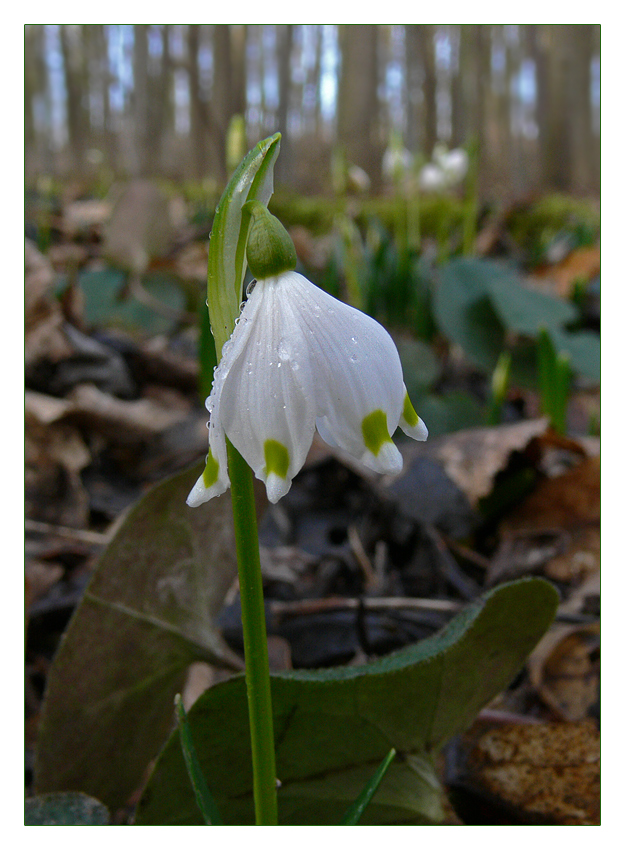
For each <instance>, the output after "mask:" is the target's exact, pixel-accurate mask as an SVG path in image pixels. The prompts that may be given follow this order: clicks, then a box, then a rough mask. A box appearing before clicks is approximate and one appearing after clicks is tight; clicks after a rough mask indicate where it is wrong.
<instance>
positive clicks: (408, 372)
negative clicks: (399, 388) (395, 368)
mask: <svg viewBox="0 0 625 850" xmlns="http://www.w3.org/2000/svg"><path fill="white" fill-rule="evenodd" d="M395 342H396V344H397V350H398V351H399V357H400V359H401V365H402V368H403V372H404V381H405V383H406V389H407V390H408V394H409V395H410V396H412V395H414V396H418V395H420V394H421V393H422V392H423V390H424V389H425V388H427V387H431V386H432V384H435V383H436V381H437V380H438V379H439V377H440V374H441V365H440V363H439V361H438V358H437V357H436V355H435V354H434V351H433V350H432V348H431V346H429V345H428V344H427V343H426V342H422V341H421V340H419V339H410V338H409V337H400V338H398V339H396V340H395Z"/></svg>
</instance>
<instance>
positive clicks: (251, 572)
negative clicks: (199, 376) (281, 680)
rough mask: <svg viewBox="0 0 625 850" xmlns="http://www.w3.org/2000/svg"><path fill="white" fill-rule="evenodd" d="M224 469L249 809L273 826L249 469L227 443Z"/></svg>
mask: <svg viewBox="0 0 625 850" xmlns="http://www.w3.org/2000/svg"><path fill="white" fill-rule="evenodd" d="M228 469H229V473H230V490H231V493H232V514H233V517H234V535H235V540H236V547H237V561H238V564H239V592H240V596H241V620H242V623H243V647H244V651H245V681H246V685H247V702H248V711H249V718H250V739H251V746H252V771H253V776H254V809H255V813H256V824H257V826H261V825H264V826H273V825H276V824H277V823H278V802H277V794H276V785H277V783H276V759H275V752H274V738H273V714H272V708H271V685H270V680H269V657H268V651H267V629H266V625H265V607H264V600H263V580H262V576H261V571H260V553H259V548H258V526H257V522H256V508H255V503H254V487H253V482H252V471H251V469H250V468H249V466H248V465H247V463H246V462H245V461H244V460H243V458H242V457H241V455H240V454H239V452H238V451H237V450H236V449H235V448H234V446H233V445H232V444H230V443H228Z"/></svg>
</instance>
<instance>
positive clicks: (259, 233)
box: [243, 201, 297, 280]
mask: <svg viewBox="0 0 625 850" xmlns="http://www.w3.org/2000/svg"><path fill="white" fill-rule="evenodd" d="M243 210H244V212H247V213H249V215H250V219H251V220H250V229H249V233H248V237H247V263H248V265H249V267H250V271H251V272H252V274H253V275H254V277H255V278H256V279H257V280H264V279H265V278H268V277H276V275H279V274H282V273H283V272H289V271H293V270H294V268H295V266H296V264H297V255H296V254H295V246H294V245H293V240H292V239H291V237H290V236H289V234H288V233H287V231H286V229H285V227H284V226H283V225H282V224H281V223H280V222H279V221H278V219H277V218H276V217H275V216H273V215H271V213H270V212H269V210H268V209H267V207H265V206H264V205H263V204H261V203H260V201H248V202H247V203H245V204H244V205H243Z"/></svg>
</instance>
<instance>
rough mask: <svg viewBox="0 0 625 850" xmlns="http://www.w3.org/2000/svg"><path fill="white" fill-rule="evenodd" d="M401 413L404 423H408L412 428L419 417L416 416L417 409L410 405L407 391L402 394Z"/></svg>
mask: <svg viewBox="0 0 625 850" xmlns="http://www.w3.org/2000/svg"><path fill="white" fill-rule="evenodd" d="M402 413H403V416H404V420H405V421H406V424H407V425H409V426H410V427H411V428H414V427H415V425H416V424H417V422H418V421H419V417H418V416H417V411H416V410H415V409H414V407H413V406H412V402H411V401H410V398H409V397H408V393H406V394H405V396H404V409H403V411H402Z"/></svg>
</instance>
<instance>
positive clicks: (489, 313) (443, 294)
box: [433, 259, 505, 372]
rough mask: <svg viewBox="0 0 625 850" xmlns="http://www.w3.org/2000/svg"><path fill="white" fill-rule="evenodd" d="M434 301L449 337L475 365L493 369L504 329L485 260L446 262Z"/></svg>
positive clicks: (501, 344) (436, 314)
mask: <svg viewBox="0 0 625 850" xmlns="http://www.w3.org/2000/svg"><path fill="white" fill-rule="evenodd" d="M433 305H434V316H435V319H436V323H437V325H438V327H439V330H440V331H441V332H442V333H443V334H444V335H445V336H446V337H447V339H449V340H450V341H451V342H455V343H456V344H457V345H459V346H460V347H461V348H462V349H463V351H464V353H465V354H466V355H467V357H468V358H469V359H470V360H471V361H472V362H473V363H474V364H475V365H476V366H478V367H480V368H482V369H484V370H486V371H487V372H490V371H492V370H493V369H494V368H495V365H496V363H497V360H498V358H499V355H500V353H501V351H502V348H503V345H504V336H505V330H504V327H503V325H502V324H501V322H500V320H499V318H498V316H497V314H496V312H495V310H494V309H493V306H492V303H491V299H490V293H489V290H488V286H487V283H486V277H485V274H484V267H483V262H481V261H478V260H469V259H458V260H451V261H450V262H449V263H447V264H446V265H444V266H443V267H442V268H441V270H440V279H439V281H438V285H437V286H436V287H435V289H434V299H433Z"/></svg>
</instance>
